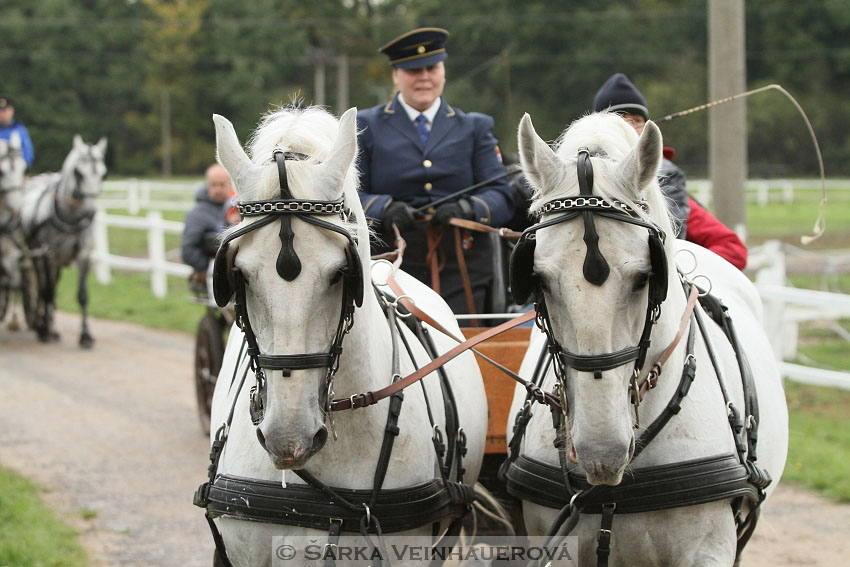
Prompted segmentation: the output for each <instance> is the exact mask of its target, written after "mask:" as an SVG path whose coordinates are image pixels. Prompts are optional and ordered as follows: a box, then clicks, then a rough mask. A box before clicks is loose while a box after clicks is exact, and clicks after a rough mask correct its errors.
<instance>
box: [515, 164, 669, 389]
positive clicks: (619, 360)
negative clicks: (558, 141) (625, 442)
mask: <svg viewBox="0 0 850 567" xmlns="http://www.w3.org/2000/svg"><path fill="white" fill-rule="evenodd" d="M590 158H591V156H590V152H589V150H588V149H587V148H581V149H579V151H578V162H577V175H578V182H579V189H580V194H579V195H578V196H574V197H563V198H560V199H554V200H552V201H549V202H547V203H546V204H544V205H543V207H542V208H541V210H540V214H541V215H543V214H546V213H553V212H559V211H565V214H563V215H561V216H558V217H555V218H553V219H550V220H547V221H544V222H540V223H537V224H535V225H533V226H531V227H529V228H527V229H526V230H525V231H524V232H523V233H522V236H521V237H520V239H519V240H518V241H517V244H516V247H515V248H514V251H513V253H512V254H511V267H510V279H511V290H512V293H513V296H514V300H515V301H516V302H517V303H519V304H523V303H525V302H526V301H527V300H528V297H529V295H531V294H532V293H533V294H534V297H535V308H536V309H537V313H538V316H537V324H538V325H539V326H540V328H541V329H542V330H543V331H544V332H545V333H546V336H547V338H548V343H549V351H550V352H551V353H552V354H553V356H554V358H555V369H556V372H557V374H558V376H559V378H560V379H561V381H562V382H563V381H564V380H565V379H566V369H567V368H573V369H575V370H579V371H584V372H592V373H593V375H594V378H596V379H601V378H602V371H603V370H611V369H613V368H617V367H618V366H622V365H624V364H627V363H629V362H631V361H635V365H634V372H633V373H632V379H631V385H630V388H631V390H632V394H633V395H632V397H633V403H635V404H639V403H640V400H639V396H635V394H636V389H637V379H638V377H639V375H640V372H641V370H642V368H643V365H644V363H645V361H646V355H647V351H648V350H649V345H650V335H651V333H652V327H653V325H654V324H655V322H656V321H657V320H658V317H659V316H660V315H661V304H662V302H663V301H664V299H665V298H666V297H667V257H666V253H665V252H664V240H665V234H664V232H663V231H662V230H661V229H660V228H659V227H658V226H657V225H655V224H653V223H650V222H647V221H644V220H643V219H641V218H640V217H639V216H638V215H637V213H636V212H635V211H634V209H633V208H632V207H631V206H630V205H628V204H626V203H624V202H621V201H618V200H616V199H608V200H605V199H603V198H602V197H597V196H594V195H593V166H592V164H591V161H590ZM638 206H640V207H641V208H644V209H645V205H644V204H643V203H638ZM579 215H581V216H582V217H583V220H584V241H585V243H586V245H587V254H586V256H585V259H584V265H583V273H584V277H585V279H586V280H587V281H588V282H590V283H592V284H594V285H597V286H601V285H602V284H603V283H604V282H605V280H606V279H607V278H608V274H609V271H610V269H609V267H608V263H607V261H606V260H605V258H604V256H603V255H602V252H601V251H600V250H599V246H598V241H599V235H598V234H597V232H596V226H595V225H594V221H593V218H594V215H598V216H602V217H606V218H610V219H614V220H617V221H621V222H626V223H629V224H633V225H636V226H641V227H643V228H646V229H647V231H649V238H648V245H649V255H650V263H651V267H652V273H651V276H650V278H649V297H648V301H647V307H646V317H645V321H644V327H643V332H642V333H641V338H640V341H639V342H638V344H637V345H635V346H631V347H626V348H623V349H621V350H618V351H614V352H609V353H603V354H592V355H584V354H575V353H572V352H570V351H568V350H566V349H565V348H563V347H562V346H561V345H560V343H559V342H558V340H557V338H556V337H555V335H554V333H553V331H552V323H551V321H550V320H549V313H548V311H547V309H546V301H545V298H544V295H543V290H542V288H541V281H540V278H539V276H537V274H535V273H534V250H535V245H536V234H537V231H538V230H541V229H543V228H547V227H550V226H554V225H557V224H560V223H562V222H566V221H569V220H572V219H575V218H576V217H578V216H579Z"/></svg>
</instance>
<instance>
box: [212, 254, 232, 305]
mask: <svg viewBox="0 0 850 567" xmlns="http://www.w3.org/2000/svg"><path fill="white" fill-rule="evenodd" d="M229 250H230V243H229V242H224V243H223V244H222V245H221V246H219V248H218V252H216V254H215V262H214V263H213V278H212V280H213V298H214V299H215V303H216V305H218V306H219V307H224V306H225V305H227V304H228V303H229V302H230V300H231V299H232V298H233V293H234V285H233V270H232V266H231V264H230V259H229V258H228V257H227V256H228V254H227V253H228V251H229Z"/></svg>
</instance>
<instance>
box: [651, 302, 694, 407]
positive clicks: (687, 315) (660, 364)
mask: <svg viewBox="0 0 850 567" xmlns="http://www.w3.org/2000/svg"><path fill="white" fill-rule="evenodd" d="M698 298H699V288H697V286H695V285H692V286H691V291H690V293H689V294H688V304H687V307H686V308H685V312H684V313H683V314H682V320H681V322H680V323H679V330H678V331H676V336H675V337H674V338H673V340H672V341H671V342H670V344H669V345H667V348H666V349H664V352H662V353H661V355H660V356H659V357H658V359H657V360H656V361H655V363H654V364H653V365H652V368H650V370H649V373H648V374H647V375H646V377H645V378H644V379H643V381H642V382H641V383H640V384H639V386H640V401H643V399H644V398H645V397H646V394H647V392H649V391H650V390H651V389H653V388H655V385H656V384H657V382H658V377H659V376H661V371H662V370H663V368H664V364H665V363H666V362H667V359H669V358H670V356H671V355H672V354H673V352H674V351H675V350H676V347H677V346H679V342H680V341H681V340H682V337H683V336H684V334H685V329H687V328H688V323H689V322H690V320H691V314H692V313H693V312H694V307H695V306H696V302H697V299H698Z"/></svg>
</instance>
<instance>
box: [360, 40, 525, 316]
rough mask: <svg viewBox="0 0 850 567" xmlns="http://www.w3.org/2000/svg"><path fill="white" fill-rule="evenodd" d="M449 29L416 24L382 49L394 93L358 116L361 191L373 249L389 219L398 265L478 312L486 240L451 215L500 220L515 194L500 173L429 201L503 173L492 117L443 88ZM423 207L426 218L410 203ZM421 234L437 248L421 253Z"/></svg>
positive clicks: (508, 214) (461, 307)
mask: <svg viewBox="0 0 850 567" xmlns="http://www.w3.org/2000/svg"><path fill="white" fill-rule="evenodd" d="M448 35H449V33H448V32H447V31H446V30H443V29H440V28H420V29H416V30H413V31H411V32H408V33H406V34H403V35H401V36H399V37H397V38H395V39H393V40H392V41H390V42H389V43H387V44H386V45H384V46H383V47H381V48H380V50H379V51H380V52H381V53H384V54H385V55H387V56H388V57H389V60H390V64H391V65H392V79H393V85H394V86H395V94H394V96H393V97H392V99H391V100H390V101H389V102H388V103H387V104H385V105H378V106H375V107H373V108H370V109H367V110H364V111H360V112H359V113H358V115H357V122H358V127H359V130H360V134H359V135H358V144H359V149H360V156H359V162H358V165H359V168H360V199H361V202H362V204H363V208H364V210H365V212H366V216H367V217H369V218H370V221H371V222H372V225H373V227H374V228H376V229H377V231H378V234H379V235H380V239H381V240H382V241H383V242H378V243H377V247H376V249H375V251H376V252H377V251H382V250H386V248H385V247H384V248H382V246H386V245H391V244H392V243H393V241H394V237H393V232H392V229H391V227H392V225H393V224H394V225H395V226H397V227H398V229H399V230H400V231H401V234H402V237H403V238H404V239H405V241H406V242H407V249H406V252H405V255H404V262H403V264H402V269H404V270H405V271H406V272H408V273H410V274H411V275H413V276H414V277H416V278H417V279H419V280H421V281H423V282H424V283H426V284H428V285H430V286H431V287H433V288H434V289H435V290H437V291H438V292H439V293H440V295H442V297H443V298H444V299H445V300H446V302H447V303H448V304H449V306H450V307H451V308H452V309H453V311H454V312H455V313H481V312H483V310H484V309H485V298H486V296H487V291H488V287H489V285H490V281H491V280H492V278H493V254H494V250H493V246H492V242H491V239H490V238H489V235H487V234H484V233H480V232H470V231H466V230H461V231H455V230H454V228H453V227H452V226H450V225H449V221H450V220H451V219H452V218H457V219H465V220H471V221H475V222H478V223H482V224H487V225H491V226H495V227H500V226H504V225H505V224H507V223H508V222H509V221H510V220H511V219H512V218H513V215H514V197H513V191H512V190H511V189H510V186H509V185H508V183H507V180H506V179H505V178H504V177H502V178H501V179H498V180H496V181H493V182H492V183H489V184H487V185H485V186H483V187H481V188H479V189H478V190H476V191H474V192H472V193H468V194H465V195H463V196H460V197H459V198H456V199H452V200H450V201H448V202H445V203H442V204H439V205H437V206H435V207H429V206H428V205H429V203H432V202H434V201H436V200H438V199H440V198H442V197H446V196H448V195H451V194H453V193H455V192H457V191H459V190H461V189H464V188H466V187H469V186H471V185H474V184H476V183H480V182H482V181H485V180H487V179H491V178H493V177H497V176H499V175H504V174H505V167H504V165H503V164H502V160H501V156H500V153H499V148H498V142H497V140H496V138H495V137H494V136H493V133H492V130H493V118H491V117H490V116H487V115H485V114H479V113H476V112H469V113H465V112H463V111H462V110H460V109H459V108H455V107H453V106H451V105H450V104H449V103H448V102H447V101H446V100H445V98H444V97H443V96H442V95H443V89H444V87H445V84H446V70H445V65H444V61H445V60H446V58H447V54H446V49H445V43H446V39H447V38H448ZM423 208H424V210H423V211H422V213H424V215H430V220H429V221H428V222H425V221H424V220H423V219H422V218H421V217H422V216H423V215H420V214H418V213H417V211H416V210H417V209H423ZM456 235H457V238H459V242H456ZM429 242H430V243H431V249H433V250H434V251H435V253H434V254H432V255H431V256H430V257H426V256H428V250H429ZM456 246H459V247H460V248H461V249H462V250H463V260H464V262H465V264H466V268H467V271H468V273H469V281H470V284H471V292H472V294H471V297H468V296H467V293H466V292H465V290H464V284H463V274H462V273H461V272H462V271H461V269H460V267H459V265H458V257H457V252H456ZM437 270H439V277H438V278H435V277H434V274H436V273H437Z"/></svg>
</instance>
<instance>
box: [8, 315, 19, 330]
mask: <svg viewBox="0 0 850 567" xmlns="http://www.w3.org/2000/svg"><path fill="white" fill-rule="evenodd" d="M6 328H7V329H9V330H10V331H12V332H13V333H16V332H18V331H20V330H21V324H20V323H18V319H17V317H16V318H14V319H12V320H11V321H9V324H8V325H6Z"/></svg>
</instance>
